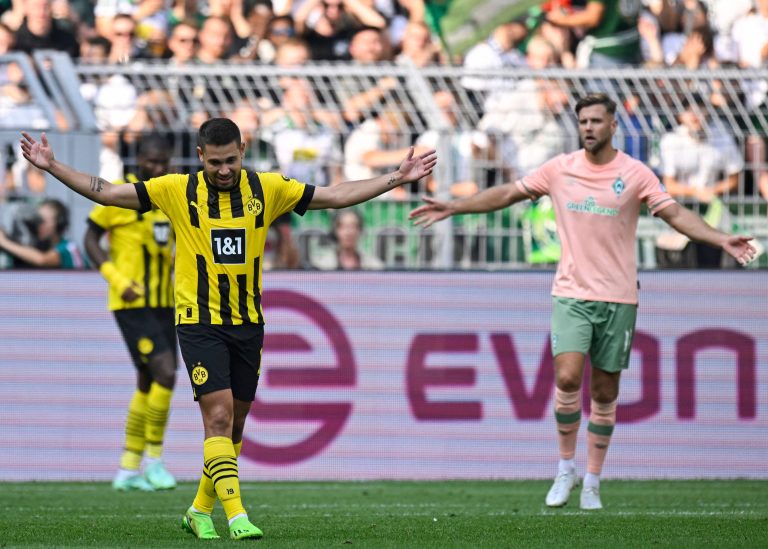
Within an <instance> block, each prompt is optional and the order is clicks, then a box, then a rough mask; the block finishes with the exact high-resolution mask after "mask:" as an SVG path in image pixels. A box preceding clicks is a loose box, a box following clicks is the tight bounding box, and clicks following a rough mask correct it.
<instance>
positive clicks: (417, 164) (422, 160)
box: [398, 147, 437, 183]
mask: <svg viewBox="0 0 768 549" xmlns="http://www.w3.org/2000/svg"><path fill="white" fill-rule="evenodd" d="M435 164H437V152H436V151H435V150H430V151H427V152H425V153H424V154H420V155H418V156H414V148H413V147H411V148H410V150H409V151H408V156H406V157H405V160H403V161H402V163H401V164H400V168H399V169H398V171H399V172H400V183H410V182H412V181H418V180H419V179H421V178H422V177H426V176H427V175H429V174H431V173H432V169H433V168H434V167H435Z"/></svg>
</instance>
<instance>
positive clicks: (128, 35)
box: [106, 13, 139, 64]
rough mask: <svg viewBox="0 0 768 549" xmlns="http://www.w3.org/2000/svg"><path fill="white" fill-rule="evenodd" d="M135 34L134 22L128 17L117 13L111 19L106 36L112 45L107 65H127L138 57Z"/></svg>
mask: <svg viewBox="0 0 768 549" xmlns="http://www.w3.org/2000/svg"><path fill="white" fill-rule="evenodd" d="M135 33H136V22H135V21H134V20H133V18H132V17H131V16H130V15H127V14H125V13H119V14H117V15H116V16H115V17H114V18H112V24H111V26H110V27H109V34H107V35H106V36H107V38H109V40H110V42H111V43H112V46H111V47H110V50H109V59H108V62H109V63H115V64H119V63H128V62H129V61H133V60H135V59H136V58H137V57H138V56H139V46H138V45H137V44H136V34H135Z"/></svg>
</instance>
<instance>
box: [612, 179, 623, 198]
mask: <svg viewBox="0 0 768 549" xmlns="http://www.w3.org/2000/svg"><path fill="white" fill-rule="evenodd" d="M613 192H615V193H616V196H621V193H623V192H624V182H623V181H622V180H621V177H617V178H616V181H614V182H613Z"/></svg>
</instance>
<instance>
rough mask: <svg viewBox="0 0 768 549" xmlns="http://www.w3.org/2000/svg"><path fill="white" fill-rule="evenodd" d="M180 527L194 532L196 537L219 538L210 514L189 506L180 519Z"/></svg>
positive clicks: (191, 532)
mask: <svg viewBox="0 0 768 549" xmlns="http://www.w3.org/2000/svg"><path fill="white" fill-rule="evenodd" d="M181 527H182V528H183V529H184V530H186V531H187V532H189V533H190V534H194V535H195V536H196V537H197V539H219V534H217V533H216V528H214V526H213V520H212V519H211V515H207V514H205V513H198V512H197V511H193V510H192V508H191V507H190V508H189V509H187V512H186V513H185V514H184V518H182V519H181Z"/></svg>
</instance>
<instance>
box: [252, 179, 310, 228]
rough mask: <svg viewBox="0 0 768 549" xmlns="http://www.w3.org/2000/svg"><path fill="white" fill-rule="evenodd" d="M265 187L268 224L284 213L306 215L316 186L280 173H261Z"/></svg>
mask: <svg viewBox="0 0 768 549" xmlns="http://www.w3.org/2000/svg"><path fill="white" fill-rule="evenodd" d="M259 179H261V181H262V184H263V188H264V200H265V202H266V203H267V204H269V205H270V206H271V207H270V208H268V211H267V215H268V219H267V222H268V224H270V225H271V224H272V222H273V221H274V220H275V219H277V218H278V217H280V216H281V215H283V214H284V213H287V212H290V211H295V212H296V213H297V214H299V215H304V213H305V212H306V211H307V207H308V206H309V202H310V201H311V200H312V196H313V194H314V190H315V188H314V187H313V186H312V185H307V184H305V183H300V182H299V181H296V180H295V179H289V178H287V177H285V176H284V175H281V174H279V173H259Z"/></svg>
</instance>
